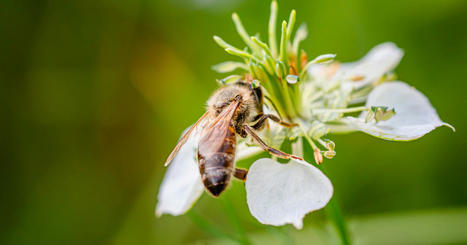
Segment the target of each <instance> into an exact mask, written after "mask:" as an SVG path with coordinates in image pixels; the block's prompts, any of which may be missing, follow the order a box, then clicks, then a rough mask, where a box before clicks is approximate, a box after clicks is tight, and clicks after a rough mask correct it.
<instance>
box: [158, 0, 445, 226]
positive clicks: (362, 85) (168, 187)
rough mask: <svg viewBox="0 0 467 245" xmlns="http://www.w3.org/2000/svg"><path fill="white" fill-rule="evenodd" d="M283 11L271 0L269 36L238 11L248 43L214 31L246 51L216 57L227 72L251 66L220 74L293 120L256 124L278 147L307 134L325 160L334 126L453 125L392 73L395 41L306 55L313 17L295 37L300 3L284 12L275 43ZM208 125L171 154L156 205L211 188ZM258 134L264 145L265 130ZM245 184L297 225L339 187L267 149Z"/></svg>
mask: <svg viewBox="0 0 467 245" xmlns="http://www.w3.org/2000/svg"><path fill="white" fill-rule="evenodd" d="M276 15H277V3H276V2H275V1H273V2H272V4H271V19H270V22H269V30H270V32H269V33H268V34H269V35H268V37H269V38H270V40H269V44H266V43H265V42H263V41H261V40H260V38H259V37H258V36H254V37H251V36H249V35H248V33H247V31H246V29H245V28H244V27H243V25H242V23H241V21H240V19H239V17H238V15H236V14H234V15H233V20H234V23H235V26H236V28H237V31H238V33H239V34H240V36H241V37H242V39H243V40H244V41H245V44H246V45H247V48H246V49H243V48H236V47H234V46H232V45H231V44H229V43H227V42H225V41H224V40H222V39H221V38H220V37H218V36H214V40H215V42H216V43H217V44H218V45H219V46H220V47H222V48H223V49H224V50H225V51H226V52H227V53H229V54H231V55H234V56H237V57H240V58H241V59H242V60H244V61H245V63H240V62H237V61H227V62H224V63H221V64H219V65H217V66H214V67H213V68H214V69H215V70H216V71H218V72H221V73H222V72H224V73H225V72H227V73H229V72H232V71H235V70H237V69H241V70H244V71H245V72H246V74H245V75H243V76H242V75H240V74H233V75H232V74H230V75H229V76H227V77H226V78H224V79H221V80H218V81H219V83H220V84H222V85H226V84H229V83H232V82H234V83H235V82H237V81H238V80H239V79H243V81H242V84H245V83H247V84H248V85H249V87H250V88H254V89H256V88H258V87H260V86H261V88H262V89H261V91H262V92H263V93H261V94H264V98H265V100H264V105H265V108H264V110H263V111H264V113H266V114H275V115H276V117H277V118H280V117H282V118H281V119H277V118H276V119H275V120H274V121H276V122H277V121H279V120H285V121H287V123H281V124H282V125H285V126H287V127H291V129H288V128H287V129H285V128H284V127H283V126H279V125H278V124H276V123H270V124H269V127H265V129H264V130H263V131H262V132H258V133H259V134H260V136H261V138H262V139H264V140H265V141H267V143H268V144H269V145H270V146H271V147H273V148H276V149H278V148H280V146H281V145H282V143H283V142H284V140H290V141H293V142H294V143H293V144H292V149H293V153H294V154H296V155H302V150H303V147H302V140H303V139H306V140H307V142H308V143H309V145H310V146H311V147H312V149H313V155H314V157H315V162H316V163H317V164H321V163H322V162H323V159H324V158H328V159H330V158H333V157H334V156H335V155H336V152H335V147H336V145H335V143H334V142H333V141H331V140H329V139H327V138H325V137H328V134H331V133H338V132H348V131H362V132H365V133H368V134H371V135H373V136H376V137H379V138H383V139H387V140H395V141H406V140H414V139H418V138H420V137H422V136H423V135H425V134H427V133H428V132H430V131H432V130H433V129H435V128H437V127H439V126H449V127H451V126H450V125H449V124H446V123H444V122H443V121H442V120H441V119H440V118H439V116H438V114H437V113H436V110H435V109H434V108H433V106H432V105H431V104H430V102H429V100H428V99H427V98H426V97H425V96H424V95H423V94H422V93H420V92H419V91H417V90H416V89H414V88H412V87H410V86H409V85H407V84H405V83H403V82H395V81H391V80H394V78H393V76H392V75H391V73H392V71H393V69H394V68H395V67H396V66H397V65H398V64H399V62H400V60H401V58H402V56H403V51H402V50H401V49H400V48H398V47H397V46H396V45H395V44H393V43H389V42H388V43H383V44H380V45H377V46H376V47H374V48H373V49H371V50H370V51H369V52H368V54H367V55H365V56H364V57H363V58H362V59H360V60H359V61H355V62H351V63H343V64H341V63H338V62H333V59H334V57H335V55H334V54H326V55H321V56H318V57H317V58H315V59H313V60H311V61H309V62H308V61H307V57H306V55H305V53H304V52H299V43H300V41H302V40H303V39H304V38H305V37H306V34H307V31H306V26H303V25H302V26H301V27H300V28H299V30H298V31H297V33H296V35H295V37H294V40H292V39H291V38H292V33H293V31H292V30H293V26H294V24H295V11H292V12H291V15H290V18H289V22H286V21H284V22H282V28H281V38H280V40H281V42H280V46H279V47H277V44H276V37H275V30H276V29H277V28H276V26H275V21H276ZM236 96H238V95H236ZM235 98H237V97H235ZM240 98H241V97H240ZM256 98H257V99H258V98H259V97H256ZM257 101H261V100H257ZM237 103H240V102H238V101H237ZM359 104H360V105H361V104H365V105H364V106H358V105H359ZM230 105H233V104H230ZM236 105H238V104H236ZM231 108H234V107H231ZM268 108H274V110H273V111H271V110H268ZM356 112H360V115H359V116H358V117H352V116H349V115H348V114H347V113H356ZM346 114H347V115H346ZM205 115H206V114H205ZM232 115H234V114H232ZM218 118H219V117H218ZM198 122H200V121H198ZM224 122H228V121H224ZM248 123H250V122H248ZM252 123H254V122H252ZM196 125H198V123H197V124H196ZM239 126H244V125H239ZM203 127H204V126H203V123H201V124H199V126H195V128H194V131H193V133H192V136H191V137H190V138H189V139H188V141H187V142H186V143H185V144H184V145H183V146H182V147H181V148H180V151H179V152H178V154H177V155H176V156H175V158H173V159H172V158H171V157H172V156H173V154H171V156H170V157H169V160H168V161H169V162H170V159H172V164H171V165H170V167H169V169H168V170H167V173H166V175H165V176H164V180H163V182H162V185H161V187H160V190H159V195H158V203H157V207H156V214H157V215H162V214H165V213H167V214H172V215H181V214H184V213H185V212H187V211H188V210H189V209H190V208H191V207H192V206H193V205H194V203H195V202H196V201H197V200H198V199H199V197H200V196H201V194H202V193H203V190H204V186H203V183H202V181H201V177H200V173H199V169H198V163H197V160H196V158H197V157H196V156H197V154H196V152H197V147H198V142H199V139H200V135H201V132H202V131H203V130H202V129H203ZM246 129H248V127H246ZM247 131H248V130H247ZM251 132H252V131H250V133H251ZM184 139H186V138H184ZM257 141H258V142H259V143H260V144H261V145H263V143H262V141H261V140H257ZM182 142H183V140H182ZM263 148H265V146H264V145H263ZM176 149H178V148H176ZM174 152H176V150H175V151H174ZM259 152H262V148H260V147H258V145H255V144H254V143H253V142H252V141H250V140H249V139H248V138H247V139H245V140H241V141H240V142H238V144H237V148H236V160H239V159H244V158H248V157H251V156H254V155H256V154H257V153H259ZM271 152H273V151H271ZM229 156H230V155H229ZM282 156H284V155H282ZM289 157H290V156H289ZM323 157H324V158H323ZM242 174H243V172H242ZM243 176H244V175H242V176H241V177H240V178H242V179H243ZM245 189H246V195H247V204H248V207H249V209H250V212H251V214H252V215H253V216H254V217H255V218H256V219H258V221H259V222H261V223H263V224H268V225H275V226H279V225H285V224H292V225H294V226H295V227H296V228H297V229H301V228H302V226H303V218H304V217H305V215H306V214H307V213H309V212H312V211H314V210H318V209H321V208H323V207H324V206H325V205H326V204H327V203H328V202H329V200H330V199H331V197H332V195H333V186H332V184H331V182H330V181H329V179H328V178H327V177H326V176H325V175H324V174H323V173H322V172H321V171H320V170H319V169H318V168H316V167H314V166H313V165H312V164H309V163H307V162H305V161H302V160H291V161H289V162H288V163H286V164H281V163H278V162H277V161H275V160H273V159H269V158H263V159H259V160H257V161H255V162H254V163H253V164H252V165H251V167H250V169H249V171H248V174H247V175H246V181H245Z"/></svg>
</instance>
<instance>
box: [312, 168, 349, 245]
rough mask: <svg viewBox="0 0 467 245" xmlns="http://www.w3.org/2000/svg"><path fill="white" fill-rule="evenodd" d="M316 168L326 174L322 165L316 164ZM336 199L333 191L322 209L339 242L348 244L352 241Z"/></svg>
mask: <svg viewBox="0 0 467 245" xmlns="http://www.w3.org/2000/svg"><path fill="white" fill-rule="evenodd" d="M318 168H319V169H321V171H323V173H324V174H326V175H328V174H327V173H326V172H327V171H326V169H325V167H324V166H323V165H320V166H318ZM337 199H338V196H337V194H336V192H334V195H333V197H332V199H331V201H329V203H328V205H326V208H324V210H325V212H326V215H327V216H328V217H329V219H331V221H332V223H333V224H334V226H335V227H336V229H337V232H338V234H339V238H340V241H341V244H342V245H350V244H352V242H351V240H350V236H349V229H348V228H347V222H346V221H345V218H344V215H343V213H342V210H341V208H340V206H339V203H338V201H337Z"/></svg>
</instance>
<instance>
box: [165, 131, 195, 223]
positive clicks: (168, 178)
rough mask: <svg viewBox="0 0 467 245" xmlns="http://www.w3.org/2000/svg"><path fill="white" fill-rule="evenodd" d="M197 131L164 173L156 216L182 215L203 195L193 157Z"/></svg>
mask: <svg viewBox="0 0 467 245" xmlns="http://www.w3.org/2000/svg"><path fill="white" fill-rule="evenodd" d="M199 131H201V130H199ZM199 131H198V132H193V134H192V136H190V138H189V139H188V140H187V142H186V143H185V145H183V146H182V148H180V151H179V152H178V154H177V155H176V156H175V158H174V159H173V160H172V163H171V164H170V165H169V167H168V169H167V172H166V173H165V176H164V180H163V181H162V184H161V187H160V189H159V194H158V196H157V198H158V203H157V206H156V215H157V216H160V215H162V214H165V213H167V214H171V215H181V214H184V213H185V212H186V211H188V210H189V209H190V208H191V207H192V206H193V204H194V203H195V202H196V201H197V200H198V198H199V197H200V196H201V194H202V193H203V190H204V187H203V183H202V182H201V177H200V174H199V169H198V163H197V162H196V155H195V154H196V147H197V145H198V141H199Z"/></svg>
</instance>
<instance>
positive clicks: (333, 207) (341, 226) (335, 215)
mask: <svg viewBox="0 0 467 245" xmlns="http://www.w3.org/2000/svg"><path fill="white" fill-rule="evenodd" d="M325 211H326V214H327V216H328V217H329V218H330V219H331V220H332V222H333V223H334V225H335V226H336V229H337V232H338V233H339V238H340V241H341V244H342V245H350V244H351V241H350V236H349V231H348V228H347V222H346V221H345V219H344V216H343V214H342V210H341V208H340V207H339V204H338V203H337V201H336V193H334V197H333V198H332V199H331V201H329V203H328V205H327V206H326V208H325Z"/></svg>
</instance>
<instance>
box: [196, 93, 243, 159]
mask: <svg viewBox="0 0 467 245" xmlns="http://www.w3.org/2000/svg"><path fill="white" fill-rule="evenodd" d="M239 104H240V100H236V101H234V102H232V103H231V104H230V105H229V106H228V107H227V108H225V109H224V110H223V111H222V112H221V114H219V116H217V117H216V119H215V120H214V121H213V122H212V123H211V124H210V125H209V126H208V127H206V128H205V129H204V132H203V136H202V138H201V139H200V144H199V149H198V150H199V152H204V153H206V152H216V151H217V150H218V149H219V148H220V146H221V145H222V144H223V143H224V140H225V138H226V137H228V136H229V135H231V134H235V132H234V131H233V130H234V129H233V128H232V127H231V121H232V118H233V116H234V114H235V111H236V110H237V108H238V106H239Z"/></svg>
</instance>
